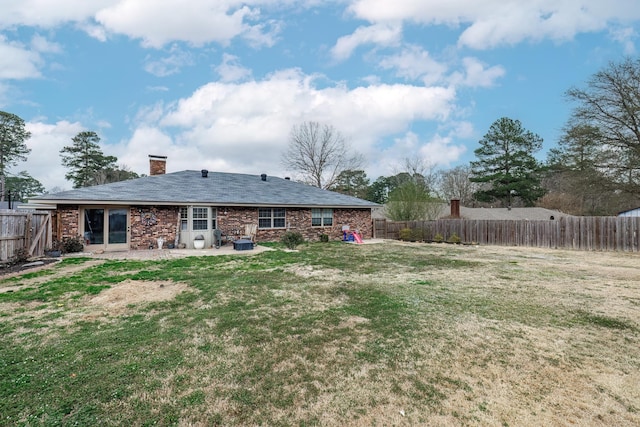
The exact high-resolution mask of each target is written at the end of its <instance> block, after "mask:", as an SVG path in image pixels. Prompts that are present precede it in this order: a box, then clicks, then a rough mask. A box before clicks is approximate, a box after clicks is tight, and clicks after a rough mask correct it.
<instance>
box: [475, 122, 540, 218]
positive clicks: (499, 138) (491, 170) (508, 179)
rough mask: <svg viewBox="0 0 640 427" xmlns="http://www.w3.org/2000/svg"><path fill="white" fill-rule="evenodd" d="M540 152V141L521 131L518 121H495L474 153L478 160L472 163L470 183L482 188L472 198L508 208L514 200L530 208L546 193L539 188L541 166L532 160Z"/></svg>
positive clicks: (527, 132)
mask: <svg viewBox="0 0 640 427" xmlns="http://www.w3.org/2000/svg"><path fill="white" fill-rule="evenodd" d="M541 148H542V138H541V137H540V136H538V135H536V134H534V133H533V132H530V131H528V130H526V129H524V128H523V127H522V123H520V121H519V120H513V119H510V118H508V117H503V118H500V119H498V120H496V121H495V122H494V123H493V124H492V125H491V127H490V128H489V132H487V134H486V135H485V136H484V137H483V138H482V139H481V140H480V148H478V149H476V150H475V151H474V152H475V154H476V157H477V158H478V160H477V161H473V162H471V168H472V178H471V181H472V182H477V183H483V184H485V186H484V187H485V188H484V189H482V190H479V191H477V192H476V193H475V194H474V196H475V198H476V199H477V200H479V201H482V202H492V201H494V200H499V201H500V202H501V203H502V205H503V206H509V207H510V206H511V205H512V203H513V201H514V199H516V198H517V199H520V200H522V202H523V204H524V205H525V206H533V204H534V202H535V201H536V200H537V199H539V198H540V197H542V196H543V195H544V193H545V191H544V189H543V188H542V187H541V185H540V172H541V170H542V166H541V165H540V164H539V163H538V161H537V160H536V159H535V157H534V156H533V154H534V153H535V152H537V151H539V150H540V149H541Z"/></svg>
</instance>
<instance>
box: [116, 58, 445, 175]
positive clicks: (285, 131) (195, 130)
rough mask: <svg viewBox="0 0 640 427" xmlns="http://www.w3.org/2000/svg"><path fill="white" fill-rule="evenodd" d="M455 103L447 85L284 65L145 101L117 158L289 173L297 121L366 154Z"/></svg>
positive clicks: (137, 164) (140, 164)
mask: <svg viewBox="0 0 640 427" xmlns="http://www.w3.org/2000/svg"><path fill="white" fill-rule="evenodd" d="M318 80H322V81H323V84H322V85H317V84H316V82H317V81H318ZM320 86H321V87H320ZM454 102H455V91H454V90H453V89H451V88H447V87H422V86H412V85H402V84H395V85H387V84H378V85H370V86H362V87H356V88H352V89H350V88H347V87H345V86H343V85H333V86H329V87H327V86H326V85H325V84H324V80H323V79H322V78H321V76H315V75H306V74H304V73H302V72H301V71H300V70H297V69H290V70H282V71H280V72H277V73H273V74H272V75H270V76H268V77H266V78H265V79H263V80H260V81H256V80H251V81H246V82H235V83H233V82H229V83H225V82H211V83H208V84H206V85H203V86H202V87H200V88H199V89H197V90H196V91H195V92H193V93H192V94H191V96H189V97H187V98H183V99H181V100H179V101H178V102H176V103H172V104H167V105H164V104H156V105H154V106H152V107H149V108H145V109H144V110H143V111H141V112H140V114H139V115H138V116H137V117H136V119H135V120H134V122H133V123H132V125H133V126H134V129H135V130H134V134H133V137H132V138H131V139H129V140H126V141H122V142H121V143H119V144H118V149H117V151H118V153H122V154H121V155H118V158H119V159H120V160H121V161H122V162H124V163H125V164H127V165H129V166H130V167H132V169H133V170H136V171H138V172H140V171H142V172H144V173H146V170H147V169H148V165H147V157H146V156H147V155H148V154H166V155H169V156H170V157H171V160H170V161H169V163H168V165H169V164H171V165H172V166H171V167H172V168H176V169H173V170H180V169H184V168H188V169H197V170H199V169H201V168H207V169H211V170H221V171H234V172H245V173H261V172H266V173H270V174H277V175H280V176H284V175H290V174H291V171H286V170H283V168H282V166H281V162H280V159H281V153H282V152H283V150H284V149H285V147H286V145H287V144H288V141H289V134H290V131H291V127H292V126H293V125H297V124H300V123H302V122H304V121H309V120H313V121H319V122H322V123H329V124H331V125H333V126H334V127H335V128H336V129H337V130H338V131H339V132H340V133H342V134H343V136H345V138H346V140H347V141H348V143H349V144H350V146H351V147H352V148H353V149H355V150H357V151H359V152H361V153H363V154H365V155H369V154H372V153H374V152H376V150H377V144H379V143H380V139H381V138H384V137H385V136H393V135H398V134H403V133H404V132H405V131H406V129H407V128H408V127H409V125H410V124H411V123H413V122H416V121H417V122H420V121H436V122H438V121H444V120H446V119H447V118H448V117H449V115H450V114H451V113H452V111H453V110H454V108H455V106H454ZM150 141H153V143H152V144H151V145H150ZM150 147H153V151H154V153H151V152H149V151H150V150H151V148H150ZM116 155H117V154H116ZM443 155H444V154H443ZM388 172H390V171H388Z"/></svg>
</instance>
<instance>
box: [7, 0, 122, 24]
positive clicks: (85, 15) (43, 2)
mask: <svg viewBox="0 0 640 427" xmlns="http://www.w3.org/2000/svg"><path fill="white" fill-rule="evenodd" d="M117 1H118V0H91V1H86V0H56V1H51V0H4V1H3V2H2V13H1V14H0V28H12V27H16V26H22V25H24V26H33V27H40V28H53V27H56V26H59V25H63V24H66V23H68V22H82V21H85V20H87V19H90V18H91V17H93V16H94V14H95V13H96V12H97V11H99V10H100V9H102V8H104V7H107V6H111V5H113V4H115V3H117Z"/></svg>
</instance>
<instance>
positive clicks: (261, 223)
mask: <svg viewBox="0 0 640 427" xmlns="http://www.w3.org/2000/svg"><path fill="white" fill-rule="evenodd" d="M258 227H259V228H284V227H285V210H284V209H283V208H260V209H258Z"/></svg>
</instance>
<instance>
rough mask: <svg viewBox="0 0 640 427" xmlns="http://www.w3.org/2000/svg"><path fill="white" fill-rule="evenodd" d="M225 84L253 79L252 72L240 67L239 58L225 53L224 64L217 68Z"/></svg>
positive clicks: (223, 56)
mask: <svg viewBox="0 0 640 427" xmlns="http://www.w3.org/2000/svg"><path fill="white" fill-rule="evenodd" d="M215 70H216V72H217V73H218V74H219V75H220V80H221V81H223V82H236V81H239V80H244V79H246V78H248V77H251V70H250V69H248V68H245V67H243V66H242V65H240V63H239V61H238V57H237V56H234V55H229V54H228V53H225V54H224V55H222V63H221V64H220V65H218V66H217V67H216V68H215Z"/></svg>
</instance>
